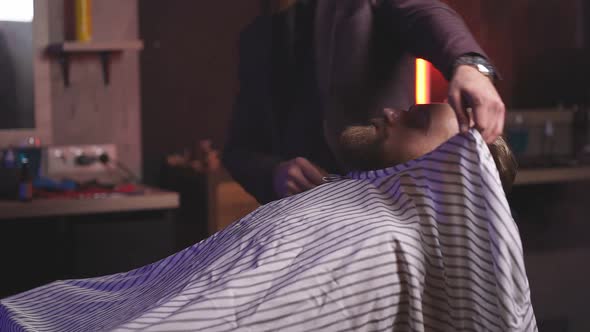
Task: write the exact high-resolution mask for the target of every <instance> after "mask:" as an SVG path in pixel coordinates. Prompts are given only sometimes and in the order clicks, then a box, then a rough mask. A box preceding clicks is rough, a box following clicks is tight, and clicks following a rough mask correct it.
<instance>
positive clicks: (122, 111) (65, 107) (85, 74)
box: [50, 0, 141, 173]
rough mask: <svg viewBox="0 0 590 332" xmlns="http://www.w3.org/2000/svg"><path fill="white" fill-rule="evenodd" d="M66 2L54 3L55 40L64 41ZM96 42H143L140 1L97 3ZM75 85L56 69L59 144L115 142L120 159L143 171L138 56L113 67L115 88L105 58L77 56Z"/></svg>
mask: <svg viewBox="0 0 590 332" xmlns="http://www.w3.org/2000/svg"><path fill="white" fill-rule="evenodd" d="M64 1H67V0H52V2H51V7H50V38H51V41H52V42H60V41H63V40H64V38H65V36H66V32H67V31H65V29H64V27H65V26H66V24H65V22H66V18H65V17H64V12H65V8H64ZM93 20H94V22H93V28H94V34H93V38H94V40H97V41H106V40H128V39H137V38H138V11H137V0H125V1H120V0H100V1H93ZM70 80H71V85H70V86H69V87H65V86H64V84H63V79H62V73H61V67H60V66H59V64H58V63H57V61H52V65H51V87H52V91H51V96H52V106H53V143H54V144H59V145H61V144H100V143H115V144H117V148H118V151H119V156H120V158H119V159H120V160H121V161H122V162H123V163H124V164H126V165H127V166H128V167H129V168H130V169H132V170H133V171H134V172H136V173H140V171H141V134H140V92H139V54H138V53H137V52H134V51H133V52H124V53H123V54H121V55H120V56H114V57H113V58H112V63H111V84H110V85H108V86H105V85H104V84H103V79H102V69H101V64H100V59H99V58H98V56H95V55H83V56H79V55H74V56H73V57H72V61H71V66H70Z"/></svg>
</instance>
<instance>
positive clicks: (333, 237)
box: [0, 131, 537, 332]
mask: <svg viewBox="0 0 590 332" xmlns="http://www.w3.org/2000/svg"><path fill="white" fill-rule="evenodd" d="M0 330H1V331H76V332H79V331H111V330H113V331H297V332H301V331H307V332H309V331H344V330H349V331H392V330H393V331H410V330H411V331H536V330H537V327H536V322H535V316H534V313H533V309H532V306H531V300H530V292H529V285H528V281H527V276H526V273H525V268H524V263H523V251H522V245H521V240H520V237H519V233H518V229H517V227H516V225H515V223H514V220H513V219H512V216H511V214H510V208H509V206H508V203H507V201H506V197H505V195H504V192H503V190H502V186H501V184H500V180H499V176H498V171H497V169H496V167H495V164H494V161H493V159H492V157H491V155H490V152H489V150H488V148H487V146H486V144H485V143H484V141H483V139H482V138H481V136H480V134H479V133H478V132H477V131H470V132H468V133H466V134H461V135H457V136H455V137H453V138H452V139H450V140H449V141H447V142H446V143H444V144H443V145H441V146H440V147H438V148H437V149H436V150H434V151H433V152H431V153H429V154H427V155H424V156H423V157H421V158H419V159H416V160H413V161H410V162H408V163H405V164H403V165H397V166H395V167H391V168H388V169H382V170H377V171H369V172H355V173H351V174H349V175H348V176H346V177H340V178H338V177H332V178H329V179H327V183H325V184H323V185H321V186H319V187H317V188H315V189H313V190H310V191H308V192H305V193H302V194H299V195H296V196H292V197H289V198H285V199H282V200H278V201H275V202H272V203H269V204H267V205H265V206H262V207H260V208H259V209H257V210H256V211H254V212H252V213H251V214H249V215H247V216H245V217H244V218H242V219H240V220H238V221H236V222H235V223H233V224H232V225H231V226H229V227H227V228H226V229H225V230H223V231H221V232H219V233H217V234H215V235H213V236H212V237H210V238H208V239H206V240H204V241H202V242H200V243H198V244H196V245H194V246H192V247H189V248H187V249H185V250H183V251H180V252H178V253H177V254H175V255H172V256H170V257H168V258H165V259H163V260H161V261H159V262H156V263H153V264H150V265H147V266H144V267H141V268H138V269H135V270H132V271H130V272H126V273H119V274H114V275H109V276H105V277H98V278H91V279H82V280H65V281H56V282H54V283H51V284H49V285H46V286H43V287H39V288H37V289H33V290H31V291H28V292H25V293H22V294H19V295H15V296H12V297H9V298H6V299H4V300H2V301H0Z"/></svg>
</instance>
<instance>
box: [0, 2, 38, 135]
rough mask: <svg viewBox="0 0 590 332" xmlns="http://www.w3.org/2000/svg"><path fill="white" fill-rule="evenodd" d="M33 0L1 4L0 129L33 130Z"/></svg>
mask: <svg viewBox="0 0 590 332" xmlns="http://www.w3.org/2000/svg"><path fill="white" fill-rule="evenodd" d="M33 17H34V6H33V0H0V111H1V114H2V116H1V118H0V129H20V128H34V127H35V103H34V95H35V94H34V70H33V66H34V63H33V52H34V47H33Z"/></svg>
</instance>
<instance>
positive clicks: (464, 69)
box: [449, 65, 506, 143]
mask: <svg viewBox="0 0 590 332" xmlns="http://www.w3.org/2000/svg"><path fill="white" fill-rule="evenodd" d="M449 104H451V106H452V107H453V109H455V113H456V114H457V119H458V120H459V128H460V130H461V131H462V132H465V131H467V130H468V129H469V127H471V126H470V125H469V122H470V121H469V119H470V117H471V116H473V121H474V122H475V128H477V129H478V130H479V131H480V132H481V135H482V137H483V138H484V140H485V141H486V143H492V142H493V141H494V140H495V139H496V138H497V137H498V136H499V135H501V134H502V131H503V130H504V118H505V115H506V108H505V107H504V103H503V102H502V98H500V95H499V94H498V92H497V91H496V88H495V87H494V85H493V84H492V82H491V81H490V80H489V78H487V77H486V76H484V75H483V74H482V73H480V72H479V71H477V69H475V68H473V67H471V66H466V65H462V66H459V67H457V69H456V71H455V74H454V76H453V78H452V80H451V82H450V85H449ZM468 111H471V112H472V113H473V114H472V115H470V114H468Z"/></svg>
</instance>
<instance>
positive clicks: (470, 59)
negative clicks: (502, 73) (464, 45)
mask: <svg viewBox="0 0 590 332" xmlns="http://www.w3.org/2000/svg"><path fill="white" fill-rule="evenodd" d="M462 65H466V66H470V67H473V68H475V69H477V71H479V72H480V73H481V74H482V75H484V76H486V77H487V78H489V79H490V80H491V81H492V82H495V81H496V79H497V78H498V74H497V73H496V69H495V68H494V66H492V64H491V63H489V62H488V60H486V58H484V57H482V56H479V55H470V54H468V55H462V56H460V57H459V58H458V59H457V60H455V63H454V64H453V73H455V70H456V69H457V67H459V66H462Z"/></svg>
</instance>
